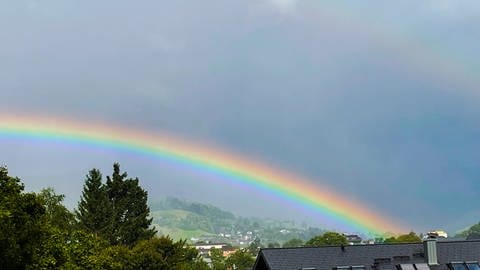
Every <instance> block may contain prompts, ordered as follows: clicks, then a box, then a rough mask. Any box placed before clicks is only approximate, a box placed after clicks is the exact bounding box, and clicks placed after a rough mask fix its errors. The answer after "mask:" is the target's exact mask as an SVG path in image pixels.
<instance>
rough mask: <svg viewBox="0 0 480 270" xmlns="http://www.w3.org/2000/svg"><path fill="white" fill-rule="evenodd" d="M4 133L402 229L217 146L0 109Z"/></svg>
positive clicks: (363, 223)
mask: <svg viewBox="0 0 480 270" xmlns="http://www.w3.org/2000/svg"><path fill="white" fill-rule="evenodd" d="M9 139H24V140H41V141H48V142H54V143H58V144H67V143H73V144H79V145H81V146H85V147H93V148H98V147H101V148H108V149H115V150H122V151H127V152H128V153H132V154H134V155H144V156H147V157H150V158H151V157H153V158H155V159H158V160H159V161H161V162H173V163H175V164H179V165H182V166H183V167H184V168H186V169H191V170H192V171H201V172H202V173H208V174H213V175H215V176H218V177H220V179H222V181H231V182H233V183H236V184H240V185H246V186H247V187H249V188H253V189H255V190H258V191H261V192H263V193H266V194H268V195H272V196H275V197H277V198H280V199H281V200H284V201H286V202H288V203H293V204H295V205H296V206H299V207H301V208H302V209H306V210H309V211H312V212H313V213H315V214H316V215H318V216H319V218H321V219H322V220H325V221H328V222H331V223H333V224H339V225H341V226H342V227H343V228H349V229H350V230H351V231H352V232H361V233H367V234H369V235H383V234H384V233H385V232H392V233H402V232H405V231H406V230H404V229H403V228H402V226H400V225H399V224H398V223H397V222H394V221H393V220H390V218H388V217H387V216H383V215H379V214H376V213H375V212H374V211H372V210H370V209H369V208H368V207H365V206H363V205H362V204H361V203H359V202H354V201H352V200H348V199H347V198H345V196H342V195H339V194H336V193H335V192H334V191H333V190H331V189H329V188H328V187H326V186H321V185H318V184H313V181H311V180H309V179H307V178H305V177H301V176H299V175H296V174H293V173H290V172H286V171H283V170H281V169H277V168H273V167H270V166H266V165H263V164H261V163H260V162H257V161H253V160H251V159H247V158H245V157H241V156H240V155H237V154H233V153H231V152H226V151H224V150H221V149H219V148H216V147H213V146H208V145H198V144H194V143H191V142H187V141H181V140H178V139H176V138H175V137H174V136H172V135H166V134H153V133H148V132H143V131H139V130H133V129H128V128H122V127H118V126H112V125H108V124H105V123H103V124H101V123H91V122H81V121H76V120H73V119H60V118H55V119H54V118H50V117H33V116H25V117H22V116H13V115H1V114H0V144H1V143H2V141H3V143H5V142H6V141H7V142H8V140H9Z"/></svg>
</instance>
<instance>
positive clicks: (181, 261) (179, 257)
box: [132, 236, 206, 270]
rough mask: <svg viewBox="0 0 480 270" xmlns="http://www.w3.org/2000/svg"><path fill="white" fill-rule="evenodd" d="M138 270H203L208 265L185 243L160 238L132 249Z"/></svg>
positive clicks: (144, 241) (146, 241)
mask: <svg viewBox="0 0 480 270" xmlns="http://www.w3.org/2000/svg"><path fill="white" fill-rule="evenodd" d="M132 252H133V254H135V258H134V264H135V267H136V269H165V270H167V269H202V267H205V266H206V265H205V264H204V263H203V261H202V260H201V258H200V257H199V255H198V252H197V251H196V250H195V249H194V248H192V247H188V246H187V245H186V243H185V241H182V240H181V241H178V242H174V241H173V240H172V239H171V238H169V237H168V236H167V237H160V238H156V237H155V238H152V239H150V240H143V241H140V242H139V243H138V244H137V245H136V246H135V247H133V249H132Z"/></svg>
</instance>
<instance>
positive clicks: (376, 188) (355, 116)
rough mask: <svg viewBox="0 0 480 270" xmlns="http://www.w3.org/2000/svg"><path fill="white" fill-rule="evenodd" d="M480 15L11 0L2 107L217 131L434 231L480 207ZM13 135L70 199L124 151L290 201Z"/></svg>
mask: <svg viewBox="0 0 480 270" xmlns="http://www.w3.org/2000/svg"><path fill="white" fill-rule="evenodd" d="M347 3H348V4H347ZM479 13H480V4H478V1H461V2H458V1H447V0H442V1H421V2H418V1H402V2H398V3H395V4H393V3H388V4H387V3H383V2H381V3H378V1H362V2H356V3H351V2H350V1H348V2H347V1H321V2H320V3H319V1H307V0H305V1H302V0H297V1H294V0H247V1H233V0H232V1H225V0H217V1H185V0H180V1H140V2H131V1H113V0H108V1H64V0H44V1H34V0H29V1H25V0H17V1H0V40H1V42H0V59H1V61H0V112H2V113H22V114H30V113H31V114H46V115H61V116H63V117H70V118H73V119H81V120H85V121H89V120H102V121H111V122H112V123H114V124H117V125H125V126H131V127H135V128H139V129H145V130H149V131H167V132H169V133H174V134H179V135H182V136H186V137H188V138H191V139H193V140H195V141H199V142H202V141H204V142H210V143H215V144H217V145H219V146H221V147H224V148H226V149H231V150H233V151H237V152H241V153H243V154H245V155H247V156H251V157H253V158H258V159H263V160H265V162H266V163H269V164H272V165H274V166H277V167H281V168H283V169H286V170H291V171H294V172H298V173H300V174H303V175H305V176H308V177H310V178H312V179H316V181H318V182H319V185H326V186H330V187H332V188H334V189H335V190H336V191H337V192H338V193H340V194H344V195H345V196H346V197H349V198H355V199H357V200H360V201H362V202H365V204H367V205H369V206H370V207H372V208H374V209H377V210H378V211H379V212H381V213H385V214H387V215H391V216H394V217H396V218H398V219H399V220H402V221H404V222H405V223H407V224H409V226H411V228H412V229H415V230H417V231H422V230H427V229H435V228H444V229H447V230H451V231H454V230H457V229H461V228H463V227H465V226H467V225H470V224H472V223H474V222H478V221H479V220H480V212H479V210H478V207H477V205H478V197H479V190H480V181H479V179H480V166H479V165H478V161H479V160H480V140H478V138H479V137H480V125H479V119H480V106H479V105H480V104H479V103H480V96H479V92H478V91H479V87H480V82H479V81H480V77H479V73H478V71H479V70H480V56H479V54H478V40H479V39H480V33H479V30H478V29H480V19H479V18H480V16H478V15H479ZM0 151H1V153H2V157H1V158H2V160H1V161H2V162H3V163H5V164H7V165H8V166H9V168H10V171H11V172H12V174H15V175H18V176H20V177H22V178H23V180H24V181H25V182H26V184H27V186H30V187H31V189H34V190H35V189H39V188H41V187H45V186H49V185H53V186H55V187H56V189H57V190H58V191H59V192H62V193H65V194H67V199H68V202H69V204H70V205H71V206H74V205H75V202H76V200H78V197H79V195H80V192H79V190H80V188H81V185H82V181H83V176H84V175H85V174H86V172H87V171H88V169H89V168H91V167H100V168H102V169H104V172H105V173H108V172H109V170H110V165H111V163H112V162H113V161H115V160H119V161H120V162H121V164H122V165H123V167H124V168H125V169H126V170H127V171H128V172H129V173H130V175H132V176H137V175H138V176H140V177H141V178H142V179H144V181H145V185H146V186H147V187H148V188H149V192H150V194H151V195H152V196H153V197H154V196H164V195H176V196H180V197H183V198H186V199H190V200H198V201H202V202H209V203H214V204H216V205H218V206H221V207H224V208H227V209H230V210H232V211H234V212H235V213H237V214H241V215H258V216H262V215H266V216H277V217H280V216H282V217H283V216H284V208H282V207H284V206H279V203H280V202H278V201H275V200H271V198H267V197H264V196H263V194H259V193H255V192H253V193H252V191H249V190H239V189H238V187H235V186H229V185H226V184H222V183H221V182H219V181H217V180H215V179H210V178H209V177H208V176H198V175H195V174H192V173H190V172H184V171H182V170H180V169H175V168H170V167H168V166H166V165H164V164H158V163H157V162H155V161H151V160H145V159H142V158H141V157H131V156H129V155H127V154H124V153H117V152H115V151H113V150H112V151H107V150H104V151H100V150H92V149H81V148H78V147H72V146H58V145H53V144H52V145H42V144H40V143H35V142H25V141H15V142H11V141H2V140H0ZM200 183H203V184H200ZM192 185H193V186H195V189H192V188H191V187H192ZM213 190H215V191H213ZM218 190H221V192H218ZM247 196H251V197H253V198H254V199H253V200H247V201H246V200H245V197H247ZM287 209H290V208H287ZM290 210H291V213H290V214H288V217H289V218H292V219H299V220H308V221H309V222H315V219H314V218H312V217H309V216H308V214H302V213H298V212H297V209H294V208H292V209H290Z"/></svg>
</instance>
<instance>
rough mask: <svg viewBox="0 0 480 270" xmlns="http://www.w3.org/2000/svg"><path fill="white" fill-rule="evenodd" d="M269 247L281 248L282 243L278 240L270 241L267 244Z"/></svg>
mask: <svg viewBox="0 0 480 270" xmlns="http://www.w3.org/2000/svg"><path fill="white" fill-rule="evenodd" d="M267 247H268V248H279V247H280V244H279V243H278V242H270V243H268V245H267Z"/></svg>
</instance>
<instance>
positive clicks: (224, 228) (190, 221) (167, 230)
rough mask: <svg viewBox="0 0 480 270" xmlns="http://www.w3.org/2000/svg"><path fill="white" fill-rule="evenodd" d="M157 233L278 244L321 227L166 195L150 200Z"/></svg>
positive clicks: (304, 237)
mask: <svg viewBox="0 0 480 270" xmlns="http://www.w3.org/2000/svg"><path fill="white" fill-rule="evenodd" d="M150 212H151V216H152V217H153V224H154V226H155V227H156V228H157V230H158V231H159V234H165V235H170V236H171V237H172V238H174V239H187V240H189V241H190V242H197V241H211V242H226V243H230V244H232V245H236V246H246V245H248V244H249V243H250V242H251V241H253V240H254V239H256V238H258V239H260V240H261V241H262V243H263V244H265V245H266V244H269V243H270V244H281V243H284V242H286V241H288V240H290V239H292V238H297V239H302V240H308V239H310V238H311V237H313V236H315V235H318V234H321V233H322V232H324V230H322V229H319V228H311V227H307V226H306V225H305V224H297V223H296V222H295V221H279V220H272V219H263V218H252V217H249V218H245V217H237V216H235V215H234V214H233V213H231V212H228V211H225V210H223V209H220V208H219V207H216V206H213V205H208V204H202V203H197V202H188V201H185V200H181V199H178V198H174V197H167V198H165V199H163V200H157V201H153V202H151V203H150Z"/></svg>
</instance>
